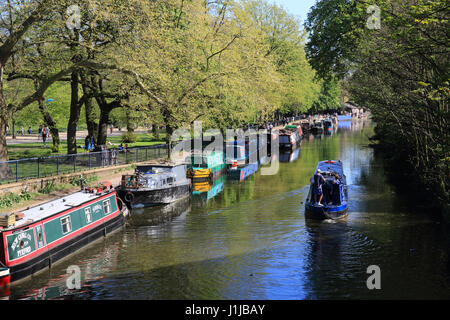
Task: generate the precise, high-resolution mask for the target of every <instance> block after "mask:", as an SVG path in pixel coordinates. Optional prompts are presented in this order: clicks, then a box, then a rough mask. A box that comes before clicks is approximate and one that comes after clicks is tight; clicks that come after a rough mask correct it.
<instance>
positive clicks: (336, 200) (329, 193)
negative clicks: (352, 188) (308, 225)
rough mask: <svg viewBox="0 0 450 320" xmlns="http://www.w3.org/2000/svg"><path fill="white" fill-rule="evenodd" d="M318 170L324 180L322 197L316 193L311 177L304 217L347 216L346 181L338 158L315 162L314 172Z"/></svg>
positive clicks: (330, 217)
mask: <svg viewBox="0 0 450 320" xmlns="http://www.w3.org/2000/svg"><path fill="white" fill-rule="evenodd" d="M319 170H320V172H321V173H320V174H321V175H322V176H323V177H324V179H325V181H326V182H325V183H324V184H323V185H322V199H320V197H321V196H320V195H316V192H315V188H314V177H313V178H312V179H311V186H310V190H309V194H308V197H307V199H306V203H305V216H306V218H308V219H318V220H326V219H332V220H337V219H342V218H345V217H347V216H348V203H347V199H348V197H347V183H346V177H345V174H344V170H343V165H342V162H341V161H340V160H337V161H336V160H327V161H321V162H319V163H318V164H317V167H316V171H315V174H316V173H317V172H318V171H319ZM320 200H321V201H320ZM319 201H320V203H319Z"/></svg>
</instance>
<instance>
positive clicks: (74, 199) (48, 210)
mask: <svg viewBox="0 0 450 320" xmlns="http://www.w3.org/2000/svg"><path fill="white" fill-rule="evenodd" d="M106 194H107V193H89V192H82V191H79V192H76V193H72V194H70V195H68V196H65V197H62V198H58V199H55V200H52V201H49V202H46V203H43V204H40V205H38V206H35V207H32V208H29V209H26V210H21V211H20V212H22V213H23V214H24V217H23V218H22V219H20V220H16V223H15V225H14V228H16V227H20V226H22V225H25V224H28V223H31V222H36V221H39V220H42V219H45V218H47V217H50V216H52V215H54V214H56V213H59V212H62V211H65V210H68V209H71V208H73V207H78V206H80V205H81V204H83V203H85V202H88V201H91V200H95V199H97V198H100V197H102V196H104V195H106Z"/></svg>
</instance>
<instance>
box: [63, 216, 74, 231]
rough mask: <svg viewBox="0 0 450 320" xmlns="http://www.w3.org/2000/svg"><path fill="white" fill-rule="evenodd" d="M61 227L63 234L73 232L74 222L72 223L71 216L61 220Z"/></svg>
mask: <svg viewBox="0 0 450 320" xmlns="http://www.w3.org/2000/svg"><path fill="white" fill-rule="evenodd" d="M61 227H62V232H63V234H66V233H69V232H70V231H72V222H71V221H70V216H67V217H64V218H61Z"/></svg>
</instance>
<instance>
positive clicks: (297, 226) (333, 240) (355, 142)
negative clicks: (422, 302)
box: [10, 121, 450, 299]
mask: <svg viewBox="0 0 450 320" xmlns="http://www.w3.org/2000/svg"><path fill="white" fill-rule="evenodd" d="M372 134H373V126H372V125H371V124H370V123H367V122H362V121H360V122H354V123H351V124H348V125H347V126H344V127H343V128H340V129H338V131H337V133H335V134H333V135H332V136H320V137H319V136H317V137H310V138H308V139H304V141H303V143H302V146H301V150H300V152H299V153H298V157H297V155H295V157H285V158H286V159H287V160H286V161H290V160H292V162H283V163H281V165H280V171H279V173H278V174H277V175H275V176H262V175H261V174H260V172H257V173H256V174H255V175H253V176H251V177H250V178H249V179H247V180H246V181H245V182H242V183H237V182H231V181H227V182H226V183H225V186H224V188H223V190H222V191H221V192H220V193H219V194H217V195H215V196H213V197H211V198H207V196H206V195H199V196H195V197H194V196H193V197H192V199H190V200H187V201H182V202H180V203H177V204H174V205H171V206H168V207H164V208H152V209H139V210H135V211H134V212H133V213H132V216H131V218H130V221H129V225H128V226H127V227H126V228H125V230H122V231H120V232H118V233H116V234H114V235H112V236H110V237H108V238H107V239H106V240H104V241H103V242H100V243H96V244H94V245H93V246H91V247H89V248H88V249H86V250H83V251H82V252H80V253H78V254H77V255H75V256H73V257H71V258H70V259H68V260H67V261H65V262H63V263H61V264H59V265H57V266H55V267H54V268H53V269H52V270H51V271H46V272H44V273H42V274H41V275H39V276H36V277H34V278H33V279H32V280H30V281H26V282H24V283H22V284H19V285H17V286H13V288H12V289H11V296H10V298H11V299H18V298H31V299H57V298H65V299H68V298H70V299H346V298H350V299H378V298H385V299H391V298H402V299H404V298H449V297H450V290H449V288H450V286H449V284H450V282H449V272H450V268H449V267H448V265H450V264H449V263H448V262H449V251H448V248H449V247H450V246H449V245H448V244H449V241H448V236H447V234H448V232H447V231H446V230H445V227H444V225H443V224H441V223H440V222H439V221H433V220H432V219H430V218H429V217H428V216H427V215H426V214H425V213H424V212H419V213H417V212H411V211H410V210H408V209H407V205H405V203H406V202H407V201H406V202H405V200H402V199H399V198H398V197H397V196H396V195H395V194H394V193H393V191H392V189H391V187H390V186H389V185H388V184H387V183H386V179H385V176H384V171H383V166H382V163H381V162H380V160H379V159H377V158H376V157H375V156H374V153H373V150H372V149H370V148H369V147H368V146H367V144H368V137H370V136H371V135H372ZM327 159H341V160H342V161H343V163H344V170H345V173H346V175H347V181H348V184H349V188H348V194H349V217H348V218H347V219H346V220H345V221H340V222H336V221H331V220H325V221H322V222H316V221H307V220H305V218H304V203H305V199H306V197H307V194H308V191H309V180H310V178H311V175H312V174H313V171H314V168H315V166H316V163H317V162H318V161H319V160H327ZM73 264H76V265H78V266H80V268H81V270H82V273H83V276H82V289H81V290H78V291H68V290H67V289H66V286H65V280H66V278H67V274H66V269H67V267H68V266H69V265H73ZM370 265H378V266H380V268H381V272H382V290H377V291H370V290H368V289H367V286H366V280H367V278H368V276H369V275H368V274H367V272H366V271H367V267H368V266H370Z"/></svg>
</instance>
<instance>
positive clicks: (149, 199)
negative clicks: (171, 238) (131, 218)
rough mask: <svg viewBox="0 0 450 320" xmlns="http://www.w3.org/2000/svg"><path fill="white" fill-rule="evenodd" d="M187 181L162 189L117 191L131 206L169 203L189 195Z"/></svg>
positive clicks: (140, 206) (141, 206)
mask: <svg viewBox="0 0 450 320" xmlns="http://www.w3.org/2000/svg"><path fill="white" fill-rule="evenodd" d="M189 192H190V185H189V183H186V184H181V185H176V186H172V187H168V188H164V189H151V190H148V189H129V190H122V189H120V190H119V191H118V193H119V196H120V197H121V198H122V199H123V200H124V201H125V203H127V205H128V206H130V207H131V208H143V207H151V206H155V205H162V204H169V203H172V202H174V201H177V200H180V199H183V198H185V197H188V196H189Z"/></svg>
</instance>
